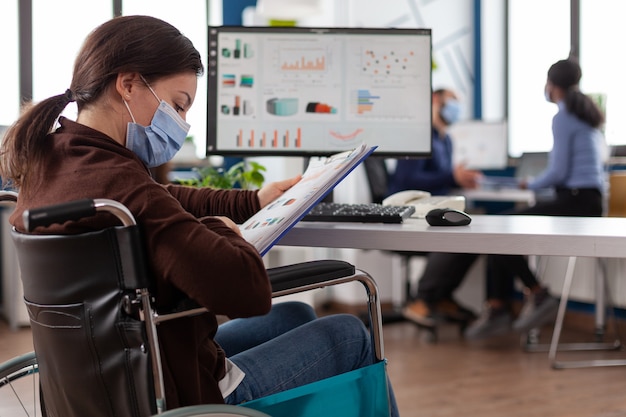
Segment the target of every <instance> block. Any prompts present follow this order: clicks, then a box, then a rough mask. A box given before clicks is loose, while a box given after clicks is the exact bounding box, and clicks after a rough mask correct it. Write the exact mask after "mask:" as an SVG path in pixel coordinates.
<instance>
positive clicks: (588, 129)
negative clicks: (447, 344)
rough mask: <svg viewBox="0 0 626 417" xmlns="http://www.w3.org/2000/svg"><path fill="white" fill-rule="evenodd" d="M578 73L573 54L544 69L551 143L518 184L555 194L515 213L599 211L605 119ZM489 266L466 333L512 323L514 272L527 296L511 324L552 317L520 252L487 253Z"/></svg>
mask: <svg viewBox="0 0 626 417" xmlns="http://www.w3.org/2000/svg"><path fill="white" fill-rule="evenodd" d="M581 75H582V72H581V69H580V66H579V65H578V63H577V62H576V61H575V60H573V59H566V60H560V61H558V62H556V63H555V64H553V65H552V66H551V67H550V69H549V70H548V79H547V82H546V86H545V96H546V100H548V101H549V102H552V103H555V104H556V105H557V106H558V109H559V110H558V112H557V114H556V115H555V116H554V118H553V119H552V134H553V138H554V139H553V140H554V144H553V147H552V150H551V151H550V155H549V160H548V166H547V168H546V169H545V171H543V172H542V173H541V174H540V175H539V176H538V177H537V178H535V179H534V180H532V181H530V182H528V183H522V184H520V186H521V187H522V188H528V189H531V190H538V189H541V188H554V189H555V194H556V196H555V198H554V200H551V201H546V202H540V203H538V204H536V205H534V206H532V207H529V208H527V209H525V210H521V211H518V212H516V213H514V214H526V215H553V216H584V217H595V216H601V215H602V201H603V196H602V192H603V181H604V179H603V162H602V152H601V148H602V145H603V143H604V138H603V135H602V133H601V131H600V130H599V128H600V126H601V125H602V124H603V123H604V115H603V113H602V111H601V110H600V109H599V108H598V106H596V104H595V103H594V102H593V101H592V100H591V99H590V98H589V97H588V96H586V95H585V94H583V93H582V92H581V91H580V89H579V87H578V83H579V81H580V78H581ZM489 268H490V274H489V277H490V285H489V287H490V288H489V289H488V292H489V294H488V300H487V306H488V307H487V309H486V310H485V311H484V312H483V315H482V316H481V317H480V318H479V319H478V320H477V321H476V322H475V323H474V324H472V326H470V327H469V328H468V329H467V330H466V332H465V335H466V337H468V338H472V339H479V338H484V337H488V336H491V335H493V334H496V333H499V332H502V331H505V330H508V329H509V328H510V327H511V323H512V317H511V313H510V306H509V299H510V295H511V292H512V288H513V281H514V278H515V277H516V276H517V277H519V278H520V279H521V280H522V282H523V283H524V286H525V287H526V289H527V298H526V302H525V303H524V307H523V308H522V311H521V313H520V315H519V316H518V318H517V319H516V320H515V322H513V324H512V325H513V329H515V330H518V331H528V330H530V329H532V328H535V327H539V326H542V325H543V324H547V323H548V322H550V321H551V320H553V318H554V317H555V315H556V311H557V308H558V302H557V300H556V298H554V297H553V296H551V295H550V294H549V293H548V291H547V289H546V288H545V287H542V286H541V285H539V283H538V282H537V279H536V278H535V275H534V274H533V273H532V272H531V271H530V269H529V267H528V264H527V262H526V259H525V258H524V257H522V256H512V255H492V256H490V257H489Z"/></svg>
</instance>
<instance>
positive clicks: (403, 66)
mask: <svg viewBox="0 0 626 417" xmlns="http://www.w3.org/2000/svg"><path fill="white" fill-rule="evenodd" d="M431 44H432V41H431V31H430V29H363V28H350V29H346V28H296V27H288V28H284V27H283V28H277V27H227V26H222V27H210V28H209V70H208V115H207V126H208V129H207V155H213V154H219V155H239V156H246V155H257V156H258V155H293V156H326V155H330V154H334V153H337V152H339V151H342V150H347V149H352V148H355V147H356V146H359V145H360V144H361V143H366V144H368V145H378V149H377V150H376V153H377V154H379V155H381V156H383V155H386V156H392V157H413V156H428V155H430V151H431V137H432V128H431V123H432V121H431V93H432V77H431V70H432V68H431Z"/></svg>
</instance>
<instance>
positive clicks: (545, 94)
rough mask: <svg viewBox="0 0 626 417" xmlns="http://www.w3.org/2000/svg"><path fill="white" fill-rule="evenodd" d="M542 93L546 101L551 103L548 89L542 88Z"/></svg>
mask: <svg viewBox="0 0 626 417" xmlns="http://www.w3.org/2000/svg"><path fill="white" fill-rule="evenodd" d="M543 94H544V96H545V97H546V101H547V102H548V103H552V100H551V99H550V91H549V90H548V89H547V88H546V89H545V90H543Z"/></svg>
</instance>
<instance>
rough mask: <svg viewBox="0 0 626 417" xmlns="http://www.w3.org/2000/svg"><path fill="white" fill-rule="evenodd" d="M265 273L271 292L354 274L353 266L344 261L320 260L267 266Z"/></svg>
mask: <svg viewBox="0 0 626 417" xmlns="http://www.w3.org/2000/svg"><path fill="white" fill-rule="evenodd" d="M267 273H268V275H269V278H270V282H271V284H272V292H277V291H284V290H289V289H293V288H297V287H303V286H307V285H313V284H319V283H322V282H325V281H329V280H333V279H337V278H342V277H346V276H350V275H354V273H355V268H354V265H352V264H350V263H348V262H345V261H337V260H320V261H310V262H301V263H297V264H293V265H286V266H279V267H275V268H269V269H268V270H267Z"/></svg>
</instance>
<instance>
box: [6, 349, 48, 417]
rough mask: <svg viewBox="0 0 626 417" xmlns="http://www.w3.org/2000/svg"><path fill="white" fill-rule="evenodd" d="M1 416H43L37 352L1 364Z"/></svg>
mask: <svg viewBox="0 0 626 417" xmlns="http://www.w3.org/2000/svg"><path fill="white" fill-rule="evenodd" d="M0 415H3V416H5V415H6V416H40V415H41V408H40V405H39V369H38V367H37V358H36V357H35V352H29V353H26V354H24V355H22V356H18V357H15V358H13V359H10V360H8V361H6V362H4V363H2V364H0Z"/></svg>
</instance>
